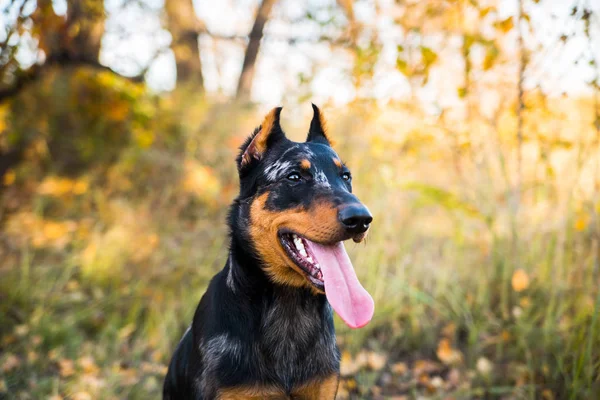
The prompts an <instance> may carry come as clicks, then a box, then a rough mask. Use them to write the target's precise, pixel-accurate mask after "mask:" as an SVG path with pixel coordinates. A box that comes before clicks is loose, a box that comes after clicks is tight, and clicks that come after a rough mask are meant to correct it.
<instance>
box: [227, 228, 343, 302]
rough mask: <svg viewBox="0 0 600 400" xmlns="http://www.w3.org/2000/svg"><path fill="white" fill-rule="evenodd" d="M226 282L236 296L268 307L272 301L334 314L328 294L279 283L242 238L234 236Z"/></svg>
mask: <svg viewBox="0 0 600 400" xmlns="http://www.w3.org/2000/svg"><path fill="white" fill-rule="evenodd" d="M224 272H225V273H226V280H225V282H226V285H227V287H228V289H229V290H231V291H232V292H233V293H235V294H236V295H240V296H244V297H247V298H248V299H250V300H251V301H253V302H255V303H256V302H259V301H260V302H261V303H262V304H264V305H265V306H267V307H268V306H269V304H270V303H271V302H272V301H273V300H275V299H276V300H277V301H278V302H279V303H280V304H287V305H288V306H289V307H290V309H293V308H294V306H298V307H302V308H304V309H305V308H306V307H310V308H313V307H314V308H315V310H314V312H318V313H319V314H321V313H323V312H328V313H331V309H330V308H329V307H328V304H327V300H326V298H325V295H321V294H315V293H314V292H313V291H312V290H310V289H309V288H299V287H292V286H285V285H281V284H276V283H274V282H273V281H271V279H270V278H269V276H268V275H267V274H266V273H265V271H264V270H263V268H262V266H261V261H260V259H258V257H257V256H256V255H255V254H254V253H253V252H252V250H251V249H248V248H246V247H245V246H244V245H243V242H242V240H241V239H240V238H238V237H236V236H235V235H232V238H231V244H230V251H229V258H228V260H227V264H226V265H225V271H224Z"/></svg>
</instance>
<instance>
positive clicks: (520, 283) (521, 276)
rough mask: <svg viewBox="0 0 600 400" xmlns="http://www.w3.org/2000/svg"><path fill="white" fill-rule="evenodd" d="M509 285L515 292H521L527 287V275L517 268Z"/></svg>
mask: <svg viewBox="0 0 600 400" xmlns="http://www.w3.org/2000/svg"><path fill="white" fill-rule="evenodd" d="M511 283H512V287H513V290H514V291H515V292H522V291H523V290H525V289H527V288H528V287H529V275H527V272H525V271H524V270H522V269H520V268H519V269H517V270H516V271H515V272H514V273H513V276H512V281H511Z"/></svg>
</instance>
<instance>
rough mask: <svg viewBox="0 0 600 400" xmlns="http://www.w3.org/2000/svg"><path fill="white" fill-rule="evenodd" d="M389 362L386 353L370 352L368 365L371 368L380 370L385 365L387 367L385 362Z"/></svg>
mask: <svg viewBox="0 0 600 400" xmlns="http://www.w3.org/2000/svg"><path fill="white" fill-rule="evenodd" d="M386 362H387V357H386V356H385V354H381V353H375V352H370V353H369V354H368V358H367V366H368V367H369V368H371V369H372V370H373V371H379V370H380V369H382V368H383V367H385V363H386Z"/></svg>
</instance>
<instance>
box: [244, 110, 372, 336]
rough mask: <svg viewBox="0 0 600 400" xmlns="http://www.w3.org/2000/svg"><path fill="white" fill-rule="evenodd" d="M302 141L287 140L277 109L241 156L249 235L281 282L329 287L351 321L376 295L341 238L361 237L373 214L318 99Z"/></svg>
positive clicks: (360, 321) (364, 317) (364, 314)
mask: <svg viewBox="0 0 600 400" xmlns="http://www.w3.org/2000/svg"><path fill="white" fill-rule="evenodd" d="M313 110H314V116H313V118H312V121H311V124H310V129H309V133H308V137H307V139H306V142H304V143H296V142H293V141H291V140H289V139H287V138H286V136H285V133H284V132H283V130H282V128H281V126H280V122H279V116H280V113H281V108H275V109H273V110H272V111H271V112H270V113H269V114H267V116H266V117H265V119H264V121H263V123H262V124H261V125H260V127H258V128H257V129H256V130H255V132H254V133H253V134H252V135H251V136H250V137H249V138H248V140H247V141H246V142H245V143H244V145H243V146H242V148H241V152H240V155H239V157H238V159H237V162H238V171H239V175H240V197H239V198H238V202H239V203H243V204H245V205H246V206H247V207H246V208H245V213H246V214H247V215H245V218H243V220H244V221H247V225H248V226H247V227H244V229H245V230H246V234H247V235H248V238H249V240H250V242H251V243H252V247H253V249H254V251H255V252H256V254H257V256H258V258H259V259H260V261H261V263H262V267H263V269H264V270H265V272H266V273H267V274H268V276H269V277H270V279H271V280H272V281H273V282H275V283H277V284H284V285H290V286H295V287H309V288H311V289H312V290H313V291H314V292H315V293H325V294H326V295H327V297H328V299H329V302H330V303H331V305H332V306H333V307H334V309H335V310H336V311H337V312H338V314H340V316H341V317H342V318H343V319H344V320H345V321H346V323H348V325H350V326H352V327H359V326H363V325H365V324H366V323H368V321H369V320H370V318H371V315H372V312H373V301H372V299H371V297H370V296H369V295H368V293H367V292H366V291H365V290H364V289H363V288H362V286H360V283H359V282H358V280H357V279H356V274H355V273H354V269H353V267H352V264H351V263H350V259H349V258H348V255H347V254H346V251H345V249H344V246H343V244H342V242H343V241H345V240H348V239H353V240H354V241H355V242H360V241H362V240H363V239H364V238H365V236H366V234H367V231H368V229H369V226H370V224H371V221H372V219H373V218H372V216H371V213H370V212H369V210H368V209H367V208H366V207H365V206H364V205H363V204H362V203H361V202H360V201H359V200H358V198H357V197H356V196H354V195H353V194H352V175H351V173H350V170H349V169H348V167H347V166H346V165H344V163H343V162H342V161H341V159H340V157H339V156H338V155H337V153H336V152H335V151H334V149H333V148H332V146H331V144H332V142H331V140H330V138H329V137H328V135H327V131H326V127H325V120H324V118H323V115H322V113H321V111H320V110H319V109H318V108H317V107H316V106H315V105H313Z"/></svg>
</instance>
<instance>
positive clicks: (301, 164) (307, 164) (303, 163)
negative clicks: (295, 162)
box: [300, 158, 311, 169]
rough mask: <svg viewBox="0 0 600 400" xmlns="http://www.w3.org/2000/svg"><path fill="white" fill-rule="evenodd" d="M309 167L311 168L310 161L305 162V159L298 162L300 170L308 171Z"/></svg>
mask: <svg viewBox="0 0 600 400" xmlns="http://www.w3.org/2000/svg"><path fill="white" fill-rule="evenodd" d="M310 166H311V164H310V161H309V160H307V159H306V158H305V159H304V160H302V161H300V168H302V169H310Z"/></svg>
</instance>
